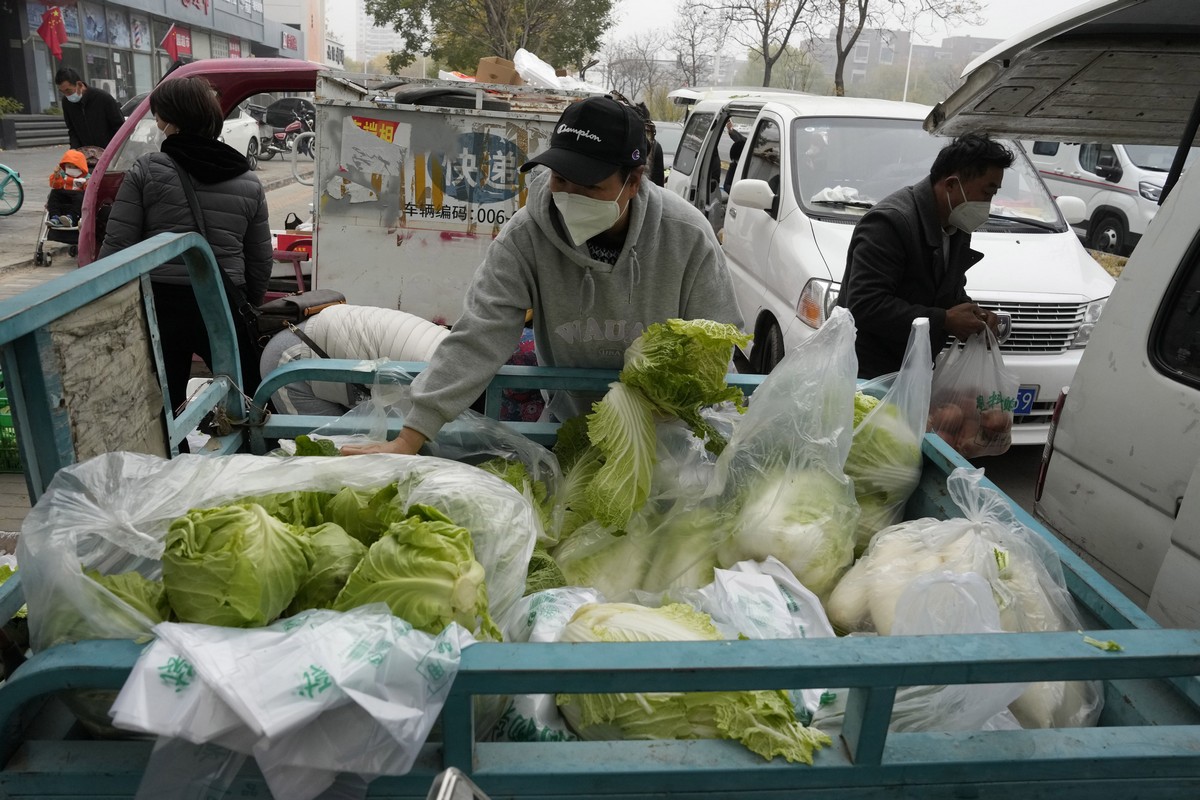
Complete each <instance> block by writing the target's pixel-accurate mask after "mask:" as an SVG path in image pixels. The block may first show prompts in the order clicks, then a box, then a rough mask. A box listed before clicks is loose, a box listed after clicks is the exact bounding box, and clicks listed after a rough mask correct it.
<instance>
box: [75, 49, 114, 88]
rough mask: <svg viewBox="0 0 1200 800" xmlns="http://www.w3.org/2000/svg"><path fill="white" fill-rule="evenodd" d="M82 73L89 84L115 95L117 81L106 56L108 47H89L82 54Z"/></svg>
mask: <svg viewBox="0 0 1200 800" xmlns="http://www.w3.org/2000/svg"><path fill="white" fill-rule="evenodd" d="M83 60H84V73H83V76H84V78H85V79H86V80H87V82H88V85H89V86H95V87H96V88H98V89H103V90H104V91H106V92H108V93H109V94H111V95H113V96H114V97H116V94H117V82H116V78H115V76H114V75H113V64H112V62H111V61H110V60H109V57H108V48H105V47H89V48H87V50H86V52H85V53H84V55H83Z"/></svg>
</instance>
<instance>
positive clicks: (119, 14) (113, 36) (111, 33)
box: [104, 8, 131, 48]
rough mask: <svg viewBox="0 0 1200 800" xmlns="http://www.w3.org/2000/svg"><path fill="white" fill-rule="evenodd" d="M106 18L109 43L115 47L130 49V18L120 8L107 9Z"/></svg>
mask: <svg viewBox="0 0 1200 800" xmlns="http://www.w3.org/2000/svg"><path fill="white" fill-rule="evenodd" d="M104 18H105V19H106V20H107V21H108V41H109V44H111V45H112V46H113V47H124V48H128V47H130V46H131V45H130V41H129V18H128V17H126V16H125V12H124V11H122V10H121V9H119V8H106V9H105V10H104Z"/></svg>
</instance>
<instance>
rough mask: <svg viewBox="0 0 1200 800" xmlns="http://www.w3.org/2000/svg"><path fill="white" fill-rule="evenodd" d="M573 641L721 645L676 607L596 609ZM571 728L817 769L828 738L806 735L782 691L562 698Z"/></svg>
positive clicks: (586, 610) (569, 634) (592, 735)
mask: <svg viewBox="0 0 1200 800" xmlns="http://www.w3.org/2000/svg"><path fill="white" fill-rule="evenodd" d="M562 640H563V641H566V642H678V641H719V640H721V635H720V633H719V632H718V631H717V629H716V627H715V626H714V625H713V623H712V620H711V619H710V618H709V616H708V615H707V614H704V613H701V612H699V611H696V610H695V609H693V608H691V607H690V606H686V605H683V604H678V603H677V604H673V605H667V606H663V607H662V608H643V607H642V606H637V605H632V604H628V603H605V604H596V603H591V604H588V605H585V606H583V607H582V608H580V609H579V610H578V611H577V612H575V616H574V617H572V619H571V621H570V623H568V624H567V627H566V629H565V630H564V631H563V635H562ZM557 703H558V706H559V708H560V710H561V711H562V713H563V716H564V717H565V718H566V720H567V722H568V724H570V726H571V728H572V729H573V730H574V731H575V732H576V733H577V734H578V735H579V736H580V738H582V739H588V740H605V739H613V738H617V739H716V738H722V739H732V740H735V741H739V742H741V743H742V744H743V745H744V746H745V747H746V748H747V749H749V750H751V751H752V752H755V753H758V754H759V755H760V756H762V757H763V758H765V759H767V760H770V759H772V758H774V757H775V756H783V757H784V758H785V759H787V760H788V761H791V762H794V761H802V762H804V763H806V764H811V763H812V759H813V752H814V751H815V750H818V749H820V748H821V747H825V746H828V745H829V744H831V741H830V739H829V737H828V736H826V735H825V734H824V733H821V732H820V731H818V730H817V729H815V728H806V727H804V726H803V725H801V724H800V722H799V721H797V719H796V713H795V709H794V707H793V706H792V703H791V701H790V700H789V699H788V697H787V695H786V694H784V693H783V692H782V691H754V692H733V691H728V692H688V693H684V692H653V693H645V694H589V695H565V694H560V695H558V696H557Z"/></svg>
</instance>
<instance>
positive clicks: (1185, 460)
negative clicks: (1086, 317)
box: [926, 0, 1200, 628]
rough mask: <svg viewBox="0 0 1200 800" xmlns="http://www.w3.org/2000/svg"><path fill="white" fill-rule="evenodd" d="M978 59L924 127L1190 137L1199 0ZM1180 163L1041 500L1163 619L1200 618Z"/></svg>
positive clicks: (1051, 34)
mask: <svg viewBox="0 0 1200 800" xmlns="http://www.w3.org/2000/svg"><path fill="white" fill-rule="evenodd" d="M1115 31H1119V32H1120V35H1114V32H1115ZM968 70H969V72H970V74H969V75H967V77H966V81H965V83H964V85H963V87H962V88H961V89H959V90H958V91H956V92H955V93H954V94H952V95H951V96H950V97H949V98H948V99H947V100H946V101H945V102H944V103H942V104H939V106H937V107H936V108H935V109H934V112H933V113H932V114H931V116H930V118H929V120H927V123H926V124H927V127H929V128H930V129H933V130H936V131H937V132H939V133H943V134H953V133H957V132H959V131H965V130H988V131H992V132H993V133H996V134H1000V135H1006V136H1014V137H1020V138H1022V139H1032V140H1060V141H1100V142H1103V141H1109V142H1144V143H1146V144H1150V145H1162V146H1171V145H1172V143H1174V145H1175V147H1176V148H1177V149H1178V150H1180V151H1181V152H1186V150H1185V149H1184V148H1186V147H1189V146H1191V145H1192V144H1193V143H1194V141H1195V138H1196V126H1197V123H1200V106H1198V105H1197V97H1196V88H1197V86H1200V4H1198V3H1180V2H1177V0H1091V2H1088V3H1085V4H1083V5H1082V6H1080V7H1079V8H1077V9H1074V10H1073V11H1072V12H1071V13H1070V14H1064V15H1062V16H1060V17H1057V18H1055V19H1052V20H1050V21H1048V22H1047V23H1045V24H1044V25H1042V26H1039V27H1038V28H1036V29H1033V30H1030V31H1027V32H1026V33H1025V34H1022V35H1021V36H1019V37H1017V38H1015V39H1013V40H1011V41H1009V42H1006V43H1004V44H1001V45H999V46H998V47H997V48H996V49H994V50H992V51H991V52H989V53H986V54H984V55H983V56H981V57H980V59H979V60H978V61H976V62H975V63H974V64H973V65H971V66H970V67H968ZM1034 76H1036V80H1031V78H1032V77H1034ZM1082 97H1086V98H1089V102H1088V103H1086V104H1081V103H1080V102H1078V98H1082ZM1000 98H1006V99H1007V100H1006V102H1003V103H1002V102H999V99H1000ZM1177 176H1178V171H1177V170H1173V171H1172V172H1170V173H1168V174H1166V175H1165V176H1164V182H1163V195H1164V196H1165V197H1166V199H1165V201H1164V202H1163V204H1162V206H1161V207H1160V208H1159V209H1158V212H1157V214H1156V215H1155V217H1154V219H1153V221H1152V222H1151V223H1150V225H1149V227H1148V228H1147V230H1146V233H1145V235H1144V236H1143V237H1142V240H1141V243H1140V244H1139V245H1138V247H1137V249H1135V250H1134V251H1133V255H1132V256H1131V257H1130V260H1129V262H1128V264H1126V265H1125V268H1124V270H1123V271H1122V272H1121V275H1120V278H1119V279H1118V281H1117V285H1116V286H1115V287H1114V289H1113V293H1112V298H1111V299H1110V300H1109V303H1108V305H1107V307H1106V308H1105V310H1104V316H1103V318H1102V319H1101V320H1100V321H1099V323H1098V324H1097V325H1096V327H1095V329H1094V331H1093V332H1092V341H1091V343H1090V344H1089V345H1088V348H1087V351H1086V352H1085V353H1084V354H1083V359H1082V361H1081V362H1080V364H1079V369H1078V370H1077V371H1076V373H1075V381H1074V382H1073V383H1072V384H1071V386H1070V391H1069V392H1067V393H1066V395H1065V397H1064V398H1063V400H1062V402H1061V407H1060V416H1059V418H1058V421H1057V426H1056V429H1055V433H1054V435H1053V437H1052V439H1051V441H1050V443H1049V444H1047V447H1046V455H1045V456H1044V458H1043V465H1042V475H1041V477H1040V479H1039V484H1038V488H1037V512H1038V514H1039V515H1040V516H1042V517H1043V518H1044V519H1045V520H1046V521H1047V522H1048V523H1050V525H1051V526H1053V527H1054V528H1055V529H1057V530H1058V531H1059V533H1060V534H1061V535H1062V536H1063V537H1065V538H1066V539H1067V540H1068V541H1069V542H1071V543H1073V544H1074V545H1075V547H1076V548H1077V549H1079V550H1080V551H1081V552H1082V553H1084V554H1085V555H1087V556H1088V557H1090V558H1091V559H1092V561H1093V563H1094V564H1096V566H1097V567H1098V568H1099V569H1100V571H1101V572H1102V573H1104V574H1105V576H1106V577H1108V578H1110V579H1111V580H1112V582H1113V583H1115V584H1116V585H1117V586H1118V587H1120V588H1121V589H1122V590H1123V591H1125V593H1126V594H1128V595H1129V596H1130V597H1131V598H1133V599H1134V600H1135V601H1137V602H1139V603H1141V604H1142V605H1144V606H1145V607H1146V610H1147V611H1148V612H1149V613H1150V614H1151V616H1153V617H1155V618H1156V619H1157V620H1158V621H1159V622H1161V623H1163V624H1164V625H1169V626H1177V627H1188V628H1200V591H1198V589H1200V212H1198V209H1200V170H1195V169H1193V170H1189V171H1188V172H1186V173H1184V174H1183V176H1182V178H1179V181H1178V183H1177V184H1176V183H1175V182H1174V181H1175V179H1176V177H1177Z"/></svg>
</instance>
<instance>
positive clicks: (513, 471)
mask: <svg viewBox="0 0 1200 800" xmlns="http://www.w3.org/2000/svg"><path fill="white" fill-rule="evenodd" d="M479 468H480V469H481V470H483V471H484V472H488V473H490V474H492V475H495V476H496V477H497V478H499V479H500V480H502V481H504V482H505V483H507V484H508V485H509V486H511V487H513V488H514V489H516V490H517V491H518V492H520V493H521V494H522V495H523V496H524V497H525V498H526V499H528V500H529V502H530V504H532V505H533V507H534V509H535V510H536V511H537V512H538V517H539V518H540V519H541V521H542V530H543V531H544V532H546V533H550V532H551V528H552V527H553V524H552V517H553V511H554V503H553V502H552V501H551V499H550V496H549V494H550V493H549V492H548V491H547V490H546V484H545V483H543V482H542V481H538V480H534V479H533V476H532V475H530V474H529V469H528V468H527V467H526V466H525V464H524V463H523V462H521V461H516V460H509V459H507V458H499V457H497V458H493V459H489V460H487V461H484V462H483V463H482V464H480V465H479Z"/></svg>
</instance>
